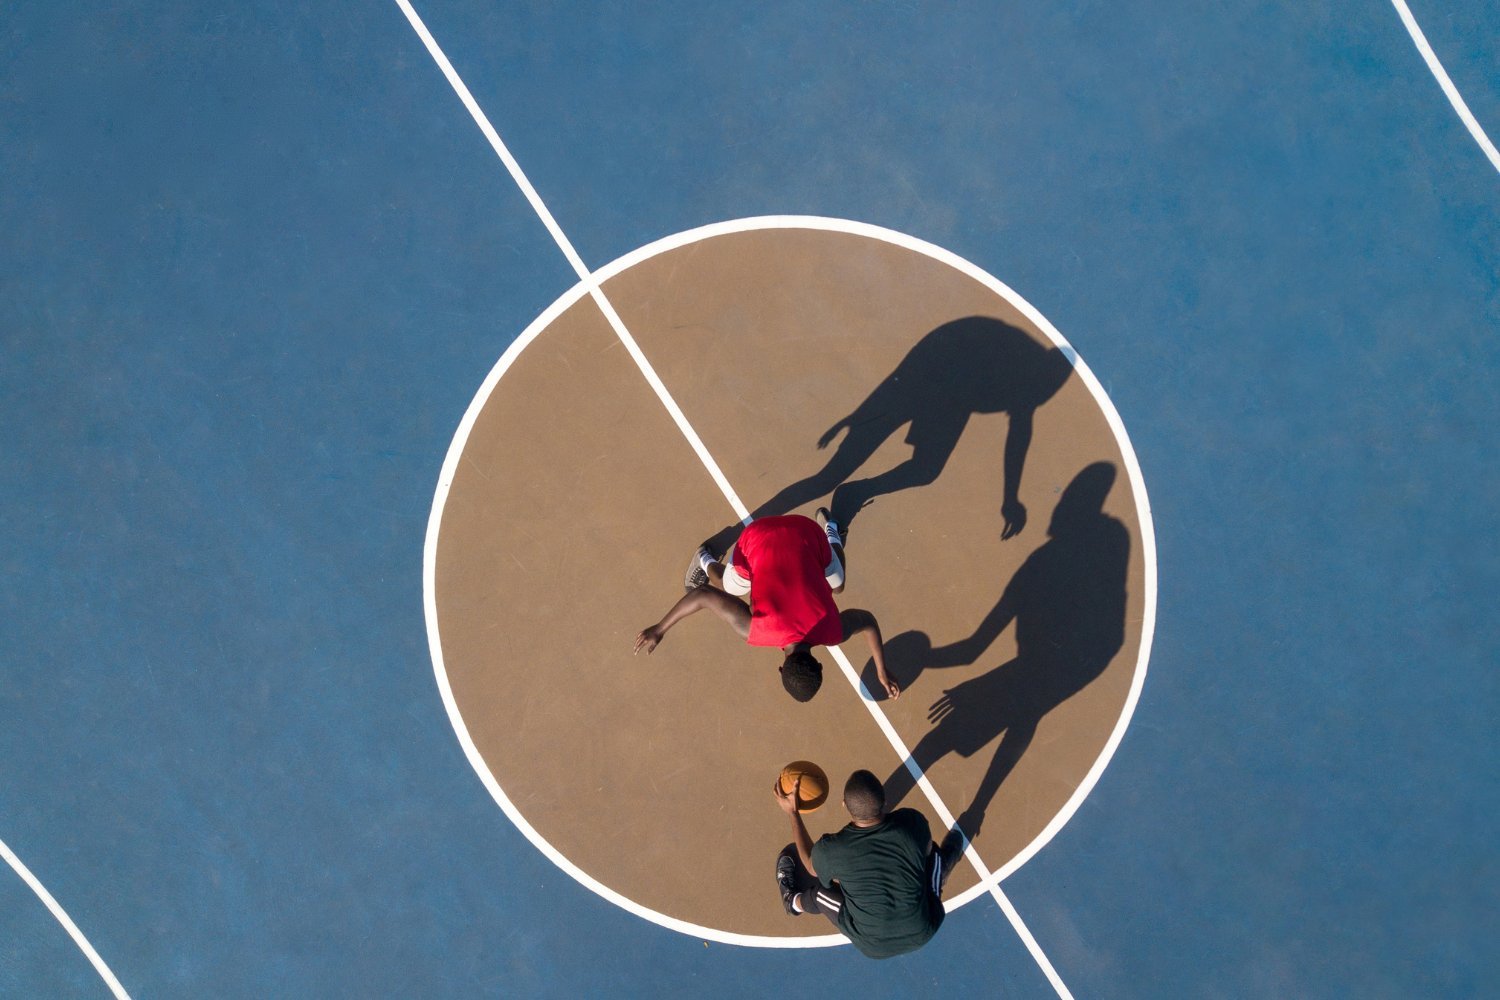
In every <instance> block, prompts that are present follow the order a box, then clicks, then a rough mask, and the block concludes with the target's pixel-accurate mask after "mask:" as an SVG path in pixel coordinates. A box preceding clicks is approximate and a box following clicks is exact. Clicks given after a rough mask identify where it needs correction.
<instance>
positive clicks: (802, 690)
mask: <svg viewBox="0 0 1500 1000" xmlns="http://www.w3.org/2000/svg"><path fill="white" fill-rule="evenodd" d="M781 686H782V687H784V688H786V693H787V694H789V695H791V696H792V697H793V698H796V699H797V700H798V701H811V700H812V696H813V695H815V694H817V693H818V688H820V687H822V686H823V664H821V663H819V662H818V661H817V659H816V658H815V657H814V656H813V655H812V653H811V652H809V651H808V650H805V649H795V650H793V651H792V652H790V653H788V654H786V659H785V660H782V661H781Z"/></svg>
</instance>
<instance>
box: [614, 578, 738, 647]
mask: <svg viewBox="0 0 1500 1000" xmlns="http://www.w3.org/2000/svg"><path fill="white" fill-rule="evenodd" d="M705 608H707V609H708V610H710V611H712V612H713V613H714V614H716V615H718V616H719V617H720V618H722V619H724V621H726V622H728V623H729V627H730V628H732V629H734V630H735V631H736V632H738V633H739V634H740V637H741V638H745V637H748V636H749V635H750V606H749V605H748V604H746V603H745V602H744V601H742V600H740V599H739V598H738V597H734V596H732V595H730V594H726V593H724V592H723V591H722V590H715V589H714V588H713V587H699V588H697V589H696V590H690V591H688V592H687V593H686V594H683V595H682V599H681V600H679V601H678V602H677V603H676V604H674V605H672V610H670V611H668V612H667V616H666V617H665V618H663V619H662V620H661V621H659V622H657V623H656V624H655V625H648V626H647V627H646V628H643V629H641V631H640V632H639V633H638V634H637V635H636V637H635V651H636V652H637V653H639V652H640V651H641V650H643V649H644V650H645V651H646V652H647V653H650V652H651V651H652V650H653V649H655V648H656V647H657V645H658V644H660V643H661V640H662V638H663V637H664V636H665V635H666V634H667V631H668V630H669V629H670V628H671V627H672V626H673V625H676V624H677V623H678V622H680V621H682V620H683V619H684V618H686V617H687V616H688V615H692V614H696V613H698V612H699V611H702V610H704V609H705Z"/></svg>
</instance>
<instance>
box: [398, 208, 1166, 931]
mask: <svg viewBox="0 0 1500 1000" xmlns="http://www.w3.org/2000/svg"><path fill="white" fill-rule="evenodd" d="M768 229H810V230H815V231H827V232H842V233H847V234H851V235H857V236H864V237H867V238H871V239H876V240H880V241H882V242H886V243H890V244H892V245H895V246H900V247H902V248H904V249H908V250H912V251H914V252H917V253H921V254H923V255H924V256H927V257H930V258H932V259H934V260H937V261H939V262H941V263H945V264H947V265H949V266H950V267H953V268H954V269H955V270H958V271H960V272H961V273H963V274H965V275H967V276H969V277H970V278H973V279H974V280H976V281H978V282H979V283H981V284H982V285H984V286H985V287H987V288H989V289H990V290H991V291H994V292H995V293H996V294H998V295H1000V296H1001V297H1002V298H1003V299H1005V300H1006V301H1008V302H1009V303H1010V304H1011V305H1012V306H1014V307H1015V308H1016V309H1017V310H1018V311H1020V312H1021V313H1022V314H1023V315H1025V316H1026V317H1027V319H1029V320H1031V322H1032V323H1034V324H1035V325H1036V327H1037V328H1038V329H1039V330H1041V331H1042V332H1043V333H1045V334H1046V335H1047V336H1048V337H1049V338H1050V339H1051V340H1052V341H1053V343H1054V344H1055V345H1056V346H1057V347H1058V348H1059V349H1060V350H1062V351H1063V352H1064V353H1065V355H1066V356H1067V358H1068V360H1069V361H1070V362H1071V363H1072V365H1073V367H1074V368H1075V370H1077V371H1078V373H1079V377H1080V379H1081V380H1082V381H1083V382H1084V384H1085V385H1086V386H1087V387H1088V388H1089V390H1090V392H1091V394H1092V395H1093V396H1094V397H1095V400H1096V402H1098V403H1099V405H1100V408H1101V410H1102V411H1103V413H1104V415H1105V419H1106V422H1107V423H1108V424H1109V426H1110V429H1111V430H1112V431H1113V432H1114V434H1115V438H1116V443H1117V444H1118V445H1119V448H1120V453H1121V460H1122V461H1123V462H1124V464H1125V466H1126V471H1127V473H1128V475H1129V477H1130V480H1131V486H1132V494H1133V496H1134V498H1135V501H1136V509H1137V516H1138V517H1139V520H1140V528H1141V548H1142V556H1143V559H1144V560H1145V572H1144V582H1143V587H1144V594H1143V598H1144V602H1145V613H1144V615H1143V618H1142V631H1141V647H1140V653H1139V656H1138V658H1137V663H1136V669H1135V673H1134V676H1133V678H1132V681H1131V687H1130V691H1129V693H1128V695H1127V697H1126V701H1125V704H1124V706H1123V708H1122V710H1121V714H1120V717H1119V719H1118V720H1117V722H1116V724H1115V727H1114V729H1113V730H1112V731H1111V733H1110V736H1109V739H1108V740H1107V741H1106V743H1105V745H1104V748H1103V749H1102V750H1101V752H1100V754H1099V757H1098V758H1097V759H1096V760H1095V762H1094V764H1093V766H1092V767H1091V768H1090V769H1089V771H1088V773H1087V774H1086V775H1085V776H1084V779H1083V781H1082V782H1080V784H1079V786H1078V788H1077V789H1075V791H1074V793H1073V795H1072V796H1070V797H1069V799H1068V800H1067V802H1065V803H1064V804H1063V807H1062V809H1061V810H1060V811H1059V812H1058V813H1057V815H1056V816H1054V817H1053V819H1052V821H1051V822H1049V823H1048V824H1047V826H1046V827H1044V828H1043V829H1042V831H1041V832H1040V833H1039V834H1038V835H1037V836H1036V837H1035V838H1033V839H1032V841H1031V842H1030V843H1029V844H1028V845H1027V846H1026V847H1025V848H1023V849H1022V851H1021V852H1020V853H1019V854H1017V855H1016V857H1015V858H1013V859H1012V860H1011V861H1010V862H1009V863H1007V864H1006V865H1005V866H1004V867H1003V868H1001V869H999V870H998V871H996V872H994V873H992V874H991V876H990V877H989V878H988V879H984V880H981V881H980V882H978V883H976V884H975V885H974V886H973V887H971V888H970V889H968V890H966V891H965V892H964V893H962V894H960V895H959V896H957V897H955V898H954V899H953V900H951V901H950V902H949V903H948V904H946V908H947V909H950V910H952V909H956V908H957V907H959V906H962V905H964V904H966V903H968V902H970V901H971V900H973V899H975V898H977V897H978V896H980V895H982V894H984V893H987V892H990V891H991V890H992V889H993V888H995V887H998V885H999V883H1000V882H1001V881H1002V880H1003V879H1005V878H1007V877H1009V876H1010V875H1012V874H1014V873H1015V871H1016V870H1018V869H1019V868H1020V867H1021V866H1022V865H1023V864H1025V863H1026V861H1028V860H1030V859H1031V858H1032V857H1034V856H1035V854H1036V853H1037V851H1039V850H1041V848H1042V847H1044V846H1046V844H1047V843H1048V841H1050V840H1051V839H1052V838H1053V837H1054V836H1056V834H1057V832H1058V831H1059V830H1061V829H1062V827H1063V826H1064V825H1066V823H1067V822H1068V820H1069V819H1071V818H1072V816H1073V814H1074V813H1076V812H1077V810H1078V808H1079V806H1080V805H1081V804H1082V802H1083V800H1084V799H1085V798H1087V796H1088V794H1089V792H1090V791H1092V789H1093V787H1094V785H1095V784H1097V782H1098V780H1099V778H1100V776H1102V774H1103V773H1104V770H1105V768H1106V767H1107V766H1108V764H1109V761H1110V759H1111V758H1112V757H1113V756H1114V752H1115V750H1116V749H1117V748H1118V747H1119V744H1120V741H1121V740H1122V739H1123V738H1124V734H1125V730H1126V729H1127V728H1128V727H1129V723H1130V718H1131V716H1132V715H1133V714H1134V711H1135V706H1136V704H1137V703H1138V701H1139V698H1140V693H1141V690H1142V688H1143V686H1144V684H1145V675H1146V664H1147V660H1148V658H1149V656H1150V650H1151V639H1152V636H1153V634H1154V631H1155V623H1156V591H1157V574H1156V541H1155V532H1154V529H1153V526H1152V521H1151V510H1150V503H1149V500H1148V498H1147V496H1146V489H1145V483H1144V480H1143V477H1142V473H1141V469H1140V464H1139V461H1138V460H1137V458H1136V455H1135V450H1134V448H1133V447H1132V446H1131V444H1130V439H1129V436H1128V435H1127V434H1126V432H1125V428H1124V424H1123V422H1122V421H1121V420H1120V416H1119V413H1118V411H1117V410H1116V409H1115V407H1114V404H1113V402H1112V401H1111V400H1110V399H1109V396H1108V394H1107V393H1106V392H1105V391H1104V388H1103V386H1102V385H1100V383H1099V381H1098V379H1097V378H1096V377H1095V376H1094V374H1093V372H1092V371H1091V370H1090V369H1089V368H1088V366H1087V364H1085V363H1084V361H1083V359H1082V358H1081V357H1079V356H1078V353H1077V352H1076V351H1074V350H1073V348H1072V347H1071V345H1069V344H1068V342H1067V340H1066V338H1064V337H1063V336H1062V334H1061V333H1059V332H1058V331H1057V329H1056V328H1055V327H1053V326H1052V324H1051V323H1050V322H1048V320H1047V319H1046V317H1045V316H1043V315H1042V314H1041V313H1040V312H1038V311H1037V309H1036V308H1035V307H1034V306H1032V305H1031V303H1029V302H1028V301H1026V299H1024V298H1023V297H1021V296H1020V295H1018V294H1016V292H1015V291H1014V290H1012V289H1011V288H1010V287H1009V286H1008V285H1006V284H1005V283H1004V282H1002V281H1000V280H999V279H998V278H995V277H994V276H993V275H991V274H989V273H987V272H986V271H984V270H982V269H980V268H979V267H978V266H977V265H975V264H972V263H970V262H969V261H967V260H965V259H964V258H962V257H959V256H958V255H957V254H954V253H952V252H951V251H948V250H944V249H943V248H941V247H938V246H936V245H934V244H931V243H927V242H926V241H924V240H920V239H917V238H916V237H912V236H908V235H906V234H904V233H899V232H896V231H894V230H889V229H884V228H882V227H879V226H875V225H871V224H869V223H862V222H854V221H851V220H846V219H833V218H828V217H824V216H802V215H776V216H757V217H752V218H746V219H735V220H729V221H726V222H719V223H713V224H711V225H706V226H701V227H698V228H696V229H690V230H686V231H684V232H681V233H675V234H673V235H670V236H666V237H663V238H662V239H659V240H656V241H655V242H652V243H649V244H647V245H645V246H643V247H640V248H639V249H637V250H634V251H631V252H630V253H627V254H625V255H624V256H622V257H619V258H616V259H615V260H614V261H611V262H610V263H608V264H606V265H604V266H603V267H601V268H599V269H598V270H596V271H594V272H593V273H592V275H591V276H590V277H591V280H589V281H580V282H578V283H577V284H575V285H574V286H573V287H571V288H570V289H569V290H568V291H566V292H564V293H563V294H562V295H561V296H559V297H558V298H557V299H556V300H555V301H554V302H553V303H552V304H551V305H550V306H548V307H547V309H546V310H544V311H543V312H542V314H541V315H540V316H538V317H537V318H536V319H535V320H534V321H532V323H531V324H530V325H529V326H528V327H527V328H526V329H525V330H524V331H523V332H522V333H521V335H520V336H518V337H517V338H516V339H515V341H513V342H512V343H511V345H510V346H509V347H507V348H506V350H505V352H504V353H503V354H502V355H501V357H500V360H499V361H497V362H496V364H495V366H494V367H493V368H492V369H491V370H490V372H489V374H488V376H486V378H485V380H484V382H483V383H482V384H481V386H480V388H479V390H478V392H476V394H475V396H474V398H473V400H472V401H471V402H470V404H469V407H468V408H467V410H465V412H464V416H463V419H462V420H461V421H460V423H459V426H458V429H457V431H456V432H455V434H454V437H453V441H452V443H451V444H450V445H449V449H448V454H447V456H446V457H445V458H444V461H443V466H442V471H441V473H440V474H439V479H438V484H437V489H436V491H435V493H434V497H433V506H432V513H431V514H430V515H429V518H428V524H427V539H426V544H425V545H424V548H423V573H422V583H423V606H424V612H425V615H426V619H427V635H428V649H429V652H430V654H431V656H432V662H433V669H434V673H435V675H436V679H437V684H438V690H439V693H440V695H441V697H442V699H443V705H444V707H445V709H446V710H447V712H448V717H449V721H450V723H451V724H452V725H453V728H454V731H455V733H456V735H457V736H458V739H459V743H460V745H461V746H462V747H463V750H464V754H465V756H466V757H467V758H468V760H469V764H470V766H471V767H473V768H474V770H475V772H476V773H477V774H478V775H479V778H480V780H481V782H482V783H483V784H484V786H485V788H486V789H487V790H488V791H489V793H490V796H491V798H493V799H494V800H495V803H496V804H497V805H498V806H500V808H501V810H502V811H503V812H504V813H505V815H506V816H507V817H508V818H509V819H510V820H511V822H512V823H514V824H515V825H516V827H517V829H519V830H520V831H521V833H522V834H523V835H524V836H525V837H526V838H527V839H528V840H530V841H531V842H532V844H533V845H535V846H536V847H537V849H538V850H540V851H541V852H542V853H543V854H544V855H545V856H546V857H548V858H549V859H550V860H551V861H552V862H553V863H554V864H556V865H557V866H558V867H559V868H561V869H562V870H563V871H565V872H567V873H568V874H569V875H570V876H572V877H573V878H574V879H575V880H576V881H578V882H579V883H580V884H582V885H584V886H586V887H587V888H589V889H591V890H593V891H594V892H596V893H597V894H599V895H600V896H603V897H604V898H606V899H608V900H609V901H610V902H612V903H614V904H616V905H617V906H619V907H621V908H622V909H625V910H627V911H628V912H630V913H633V914H635V915H636V916H639V917H642V918H643V919H646V920H649V921H651V922H653V923H656V924H659V925H661V926H663V927H667V928H669V929H672V930H676V931H679V932H681V933H684V934H689V935H692V936H695V937H701V938H706V939H708V940H713V941H719V942H722V943H726V944H738V945H745V946H749V947H763V948H814V947H827V946H830V945H838V944H843V943H845V942H846V939H845V938H844V937H843V936H842V935H838V934H833V935H820V936H816V937H772V936H768V935H751V934H737V933H733V932H730V931H723V930H719V929H717V928H712V927H704V926H701V925H698V924H693V923H690V922H688V921H685V920H681V919H678V918H676V917H672V916H669V915H667V914H664V913H661V912H659V911H657V910H653V909H651V908H649V907H647V906H644V905H643V904H641V903H638V902H636V901H635V900H632V899H629V898H628V897H626V896H623V895H621V894H620V893H619V892H617V891H615V890H614V889H611V888H610V887H609V886H607V885H605V884H604V883H602V882H600V881H599V880H598V879H596V878H594V877H593V876H592V875H590V874H589V873H588V872H586V871H584V870H583V869H581V868H579V867H578V866H577V865H576V864H574V863H573V862H572V861H571V860H570V859H568V858H567V857H566V856H565V855H563V854H562V853H561V852H560V851H558V850H557V849H556V848H555V847H553V846H552V844H551V843H550V842H548V841H547V839H546V838H545V837H543V836H542V835H541V833H540V832H538V831H537V830H536V829H535V828H534V827H533V826H532V825H531V824H530V823H529V822H528V821H527V820H526V818H525V817H524V816H523V815H522V814H521V812H520V810H519V809H517V808H516V806H515V804H514V803H513V802H511V800H510V798H509V797H508V796H507V795H506V794H505V791H504V790H503V789H502V788H501V786H500V783H499V781H498V780H496V778H495V776H494V774H493V773H492V772H491V771H490V769H489V765H488V764H487V763H486V762H485V760H484V758H483V757H482V756H481V755H480V753H479V750H478V748H477V747H476V746H475V744H474V741H473V738H472V737H471V736H470V734H469V730H468V726H467V725H466V724H465V723H464V721H463V716H462V713H461V712H460V711H459V708H458V704H457V702H456V700H455V699H454V697H453V691H452V687H451V685H450V683H449V681H448V676H447V668H446V665H445V663H444V660H443V652H442V640H441V635H440V633H439V627H438V616H437V596H436V590H437V588H436V579H437V544H438V534H439V530H440V528H441V524H442V514H443V509H444V507H445V505H446V502H447V498H448V491H449V489H450V487H451V486H452V483H453V478H454V474H455V472H456V470H457V467H458V462H459V461H460V460H461V458H462V453H463V449H464V446H465V445H466V444H467V443H468V437H469V434H470V432H471V431H472V429H473V426H474V424H475V422H476V421H477V420H478V418H479V414H480V413H481V412H482V410H483V408H484V405H485V404H486V403H487V402H488V400H489V397H490V395H491V393H493V391H494V388H495V386H496V385H497V384H498V383H499V381H500V379H501V377H503V376H504V374H505V372H506V371H507V370H508V369H509V368H510V366H511V365H512V364H513V363H514V362H515V360H516V358H517V357H519V356H520V353H521V352H522V351H523V350H525V349H526V347H527V346H529V345H530V344H531V342H532V341H533V340H535V339H536V338H537V336H538V335H539V334H540V333H541V332H542V330H544V329H545V328H546V327H547V326H549V325H550V324H551V323H552V322H553V321H555V320H556V319H557V317H559V316H560V315H562V313H563V312H564V311H566V310H567V309H568V308H570V307H571V306H573V305H574V304H575V303H577V302H578V301H579V300H580V299H582V298H583V297H585V296H586V295H589V294H590V292H591V288H592V287H597V285H599V284H602V283H603V282H604V281H606V280H608V279H609V278H612V277H614V276H616V275H618V274H620V273H622V272H623V271H625V270H626V269H628V268H630V267H633V266H635V265H637V264H640V263H642V262H644V261H646V260H649V259H651V258H652V257H655V256H658V255H659V254H662V253H665V252H667V251H669V250H673V249H677V248H679V247H683V246H687V245H689V244H691V243H697V242H701V241H703V240H705V239H709V238H712V237H715V236H722V235H728V234H732V233H741V232H753V231H759V230H768Z"/></svg>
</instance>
